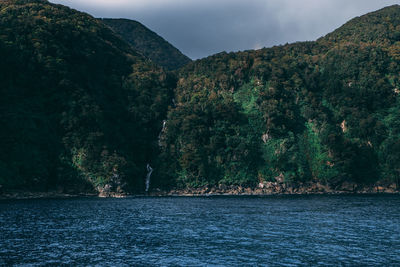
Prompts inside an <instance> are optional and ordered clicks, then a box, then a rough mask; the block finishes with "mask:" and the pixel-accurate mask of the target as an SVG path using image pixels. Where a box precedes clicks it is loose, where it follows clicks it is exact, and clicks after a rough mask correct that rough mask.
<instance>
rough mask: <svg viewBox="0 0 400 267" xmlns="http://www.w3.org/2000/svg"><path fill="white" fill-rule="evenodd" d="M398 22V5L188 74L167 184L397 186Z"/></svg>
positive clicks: (213, 61)
mask: <svg viewBox="0 0 400 267" xmlns="http://www.w3.org/2000/svg"><path fill="white" fill-rule="evenodd" d="M399 15H400V7H399V6H392V7H388V8H385V9H382V10H380V11H377V12H374V13H371V14H367V15H365V16H362V17H359V18H356V19H354V20H352V21H350V22H349V23H347V24H346V25H344V26H343V27H341V28H340V29H338V30H337V31H335V32H333V33H331V34H328V35H327V36H326V37H323V38H320V39H319V40H318V41H316V42H305V43H295V44H291V45H285V46H279V47H273V48H267V49H262V50H257V51H245V52H239V53H229V54H228V53H221V54H218V55H214V56H211V57H209V58H206V59H202V60H199V61H196V62H194V63H192V64H189V65H187V66H186V67H184V68H183V69H182V70H181V71H180V73H179V82H178V86H177V89H176V91H175V99H176V103H177V105H176V107H173V108H171V109H170V110H169V112H168V123H167V130H166V133H165V143H164V150H163V153H164V154H166V155H165V156H164V157H165V159H169V160H170V161H171V162H169V163H168V164H167V165H168V166H174V168H173V169H172V171H171V169H169V170H170V173H169V177H167V178H165V179H166V180H168V179H169V180H172V181H174V182H175V185H176V186H186V185H190V186H200V185H203V184H209V185H213V184H240V185H256V184H257V183H258V182H260V181H269V180H275V178H277V177H279V178H283V179H284V180H285V181H288V182H294V183H297V182H306V181H309V182H320V183H329V184H339V183H342V182H344V181H352V182H356V183H372V182H376V181H377V180H388V181H398V180H399V174H400V173H399V170H400V169H399V167H398V163H397V162H398V159H399V155H398V154H399V153H400V150H399V144H398V143H399V136H398V131H397V130H396V127H397V126H396V125H397V124H398V119H399V118H398V115H397V114H398V105H399V96H398V94H399V86H400V84H399V82H400V80H399V74H400V66H399V60H400V57H399V51H400V50H399V47H400V46H399V45H400V19H399V18H400V16H399ZM165 173H168V172H167V171H165Z"/></svg>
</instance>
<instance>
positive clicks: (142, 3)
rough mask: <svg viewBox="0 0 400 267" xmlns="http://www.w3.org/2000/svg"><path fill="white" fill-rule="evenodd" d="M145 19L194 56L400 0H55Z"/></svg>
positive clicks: (303, 35)
mask: <svg viewBox="0 0 400 267" xmlns="http://www.w3.org/2000/svg"><path fill="white" fill-rule="evenodd" d="M50 2H53V3H59V4H63V5H66V6H70V7H72V8H75V9H77V10H80V11H84V12H87V13H89V14H91V15H93V16H95V17H101V18H127V19H133V20H137V21H139V22H141V23H142V24H144V25H145V26H147V27H148V28H150V29H151V30H152V31H154V32H156V33H157V34H158V35H160V36H162V37H163V38H164V39H166V40H167V41H168V42H170V43H171V44H172V45H174V46H175V47H177V48H178V49H179V50H180V51H181V52H182V53H184V54H185V55H187V56H189V57H190V58H192V59H198V58H202V57H206V56H209V55H212V54H215V53H219V52H222V51H227V52H231V51H242V50H248V49H259V48H263V47H271V46H274V45H280V44H286V43H293V42H297V41H312V40H316V39H318V38H319V37H321V36H324V35H326V34H327V33H329V32H331V31H333V30H335V29H336V28H338V27H340V26H341V25H343V24H344V23H346V22H347V21H348V20H350V19H352V18H354V17H356V16H360V15H363V14H366V13H368V12H371V11H375V10H378V9H381V8H383V7H385V6H389V5H393V4H400V0H50Z"/></svg>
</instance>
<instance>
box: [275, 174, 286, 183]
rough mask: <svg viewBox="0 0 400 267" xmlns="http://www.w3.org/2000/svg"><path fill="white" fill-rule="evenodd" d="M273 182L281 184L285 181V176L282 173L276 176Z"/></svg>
mask: <svg viewBox="0 0 400 267" xmlns="http://www.w3.org/2000/svg"><path fill="white" fill-rule="evenodd" d="M275 181H277V182H278V183H283V182H284V181H285V176H284V175H283V173H281V174H279V175H278V176H276V177H275Z"/></svg>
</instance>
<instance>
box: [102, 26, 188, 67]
mask: <svg viewBox="0 0 400 267" xmlns="http://www.w3.org/2000/svg"><path fill="white" fill-rule="evenodd" d="M102 22H103V23H105V24H107V25H108V26H110V27H111V28H112V29H113V30H114V31H115V32H116V33H117V34H119V35H120V36H121V37H122V38H123V39H124V40H125V41H127V42H128V43H130V44H131V45H132V46H133V47H134V48H135V49H136V50H137V51H139V52H140V53H141V54H142V55H143V56H145V57H147V58H149V59H151V60H152V61H153V62H154V63H156V64H158V65H159V66H162V67H164V68H166V69H167V70H176V69H179V68H181V67H183V66H184V65H186V64H188V63H189V62H191V59H190V58H188V57H187V56H185V55H183V54H182V53H181V52H180V51H179V50H178V49H177V48H175V47H174V46H172V45H171V44H170V43H168V42H167V41H166V40H164V39H163V38H162V37H161V36H159V35H158V34H156V33H155V32H153V31H151V30H149V29H148V28H146V27H145V26H144V25H142V24H141V23H139V22H137V21H134V20H129V19H102Z"/></svg>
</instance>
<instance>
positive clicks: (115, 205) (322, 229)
mask: <svg viewBox="0 0 400 267" xmlns="http://www.w3.org/2000/svg"><path fill="white" fill-rule="evenodd" d="M12 264H17V265H43V264H54V265H61V264H67V265H107V266H116V265H118V266H121V265H136V266H137V265H139V266H142V265H157V266H160V265H161V266H171V265H172V266H176V265H183V266H203V265H214V266H223V265H233V266H243V265H248V266H254V265H281V266H297V265H319V264H320V265H346V266H347V265H363V266H368V265H375V266H381V265H391V266H393V265H400V196H297V197H293V196H285V197H263V198H261V197H254V198H250V197H208V198H207V197H204V198H128V199H98V198H77V199H60V200H50V199H48V200H45V199H42V200H13V201H0V265H12Z"/></svg>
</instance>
